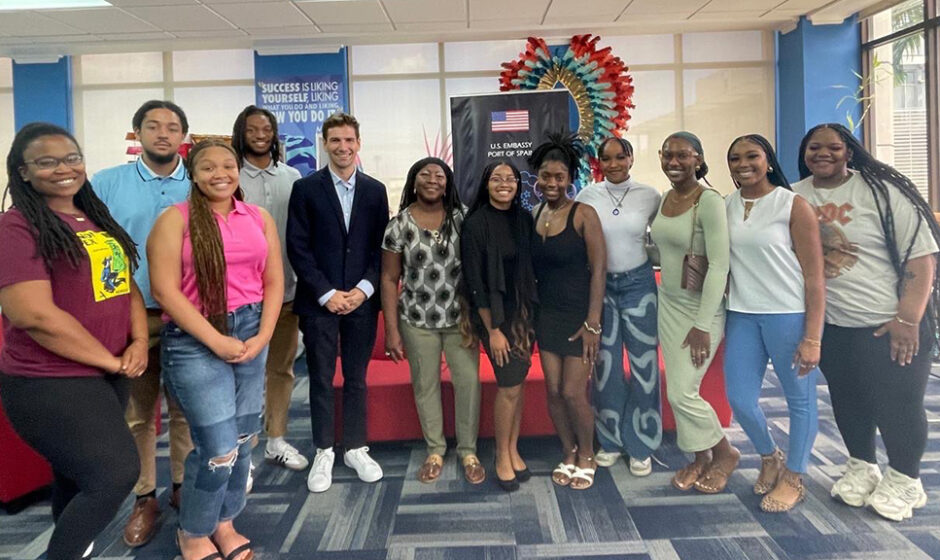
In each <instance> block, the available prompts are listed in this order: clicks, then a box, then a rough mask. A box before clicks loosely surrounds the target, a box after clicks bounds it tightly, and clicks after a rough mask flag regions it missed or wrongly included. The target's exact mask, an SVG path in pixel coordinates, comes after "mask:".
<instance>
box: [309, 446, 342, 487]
mask: <svg viewBox="0 0 940 560" xmlns="http://www.w3.org/2000/svg"><path fill="white" fill-rule="evenodd" d="M334 459H336V454H335V453H334V452H333V449H332V448H330V449H317V456H316V457H314V458H313V466H312V467H310V473H309V474H308V475H307V489H308V490H310V491H311V492H326V491H327V490H329V489H330V486H332V484H333V460H334Z"/></svg>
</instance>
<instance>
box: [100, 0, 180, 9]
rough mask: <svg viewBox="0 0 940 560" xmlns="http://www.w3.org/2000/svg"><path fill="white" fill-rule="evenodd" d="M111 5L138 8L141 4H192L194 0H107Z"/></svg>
mask: <svg viewBox="0 0 940 560" xmlns="http://www.w3.org/2000/svg"><path fill="white" fill-rule="evenodd" d="M108 2H109V3H110V4H111V5H112V6H117V7H119V8H139V7H141V6H182V5H190V6H194V5H196V4H198V2H197V1H196V0H108Z"/></svg>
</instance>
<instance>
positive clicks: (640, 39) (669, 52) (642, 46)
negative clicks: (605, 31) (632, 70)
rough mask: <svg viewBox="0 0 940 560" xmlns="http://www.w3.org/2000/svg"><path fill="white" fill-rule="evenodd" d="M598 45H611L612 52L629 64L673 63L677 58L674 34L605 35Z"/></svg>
mask: <svg viewBox="0 0 940 560" xmlns="http://www.w3.org/2000/svg"><path fill="white" fill-rule="evenodd" d="M598 45H600V47H601V48H604V47H606V46H610V50H611V52H612V53H613V54H614V55H616V56H619V57H620V58H621V60H623V61H624V62H625V63H626V64H627V66H630V65H631V64H671V63H673V62H675V59H676V48H675V41H674V40H673V36H672V35H627V36H622V37H604V38H603V39H601V41H600V42H599V43H598Z"/></svg>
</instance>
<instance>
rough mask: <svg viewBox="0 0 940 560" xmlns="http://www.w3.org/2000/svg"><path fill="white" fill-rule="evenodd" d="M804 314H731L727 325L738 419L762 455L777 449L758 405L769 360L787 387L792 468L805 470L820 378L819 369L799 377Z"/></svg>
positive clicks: (728, 375)
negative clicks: (795, 363)
mask: <svg viewBox="0 0 940 560" xmlns="http://www.w3.org/2000/svg"><path fill="white" fill-rule="evenodd" d="M804 315H805V314H804V313H781V314H767V315H764V314H758V313H739V312H737V311H729V312H728V320H727V324H726V327H725V338H726V346H725V387H726V390H727V392H728V401H729V402H730V403H731V408H732V410H734V416H735V419H736V420H737V421H738V423H739V424H741V427H742V428H744V432H745V433H747V436H748V437H749V438H750V439H751V442H753V443H754V447H755V448H757V452H758V453H760V454H761V455H768V454H770V453H773V451H774V449H776V444H775V443H774V439H773V437H772V436H771V435H770V431H769V430H768V429H767V418H765V417H764V412H763V411H762V410H761V409H760V406H759V405H758V399H759V398H760V390H761V384H762V383H763V380H764V372H765V371H766V370H767V359H768V358H770V361H771V362H772V363H773V366H774V371H775V372H776V373H777V378H778V379H779V380H780V385H781V386H782V387H783V392H784V395H785V396H786V399H787V408H788V409H789V412H790V447H789V449H788V453H787V468H788V469H790V470H791V471H793V472H796V473H804V472H806V465H807V463H808V462H809V455H810V452H811V451H812V449H813V441H814V440H815V439H816V431H817V429H818V416H817V412H816V378H817V376H818V374H819V369H814V370H813V371H811V372H809V373H808V374H807V375H805V376H803V377H799V376H798V375H797V374H798V373H799V368H794V367H793V355H794V353H795V352H796V348H797V346H798V345H799V344H800V340H802V338H803V321H804Z"/></svg>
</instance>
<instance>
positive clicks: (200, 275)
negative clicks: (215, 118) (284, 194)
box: [186, 139, 245, 334]
mask: <svg viewBox="0 0 940 560" xmlns="http://www.w3.org/2000/svg"><path fill="white" fill-rule="evenodd" d="M209 148H224V149H226V150H228V151H229V152H231V153H232V155H233V156H235V159H236V160H237V159H238V154H237V153H236V152H235V149H234V148H232V146H231V145H229V144H228V143H227V142H224V141H222V140H216V139H209V140H203V141H202V142H199V143H198V144H196V145H195V146H193V148H192V150H190V151H189V155H188V156H187V158H186V170H187V171H188V172H189V179H190V181H191V182H192V186H191V187H190V189H189V239H190V242H191V244H192V247H193V268H194V269H195V272H196V287H197V289H198V292H199V301H200V302H201V303H202V309H201V311H202V313H203V314H204V315H205V316H206V319H208V320H209V323H210V324H211V325H212V326H213V327H215V330H217V331H219V332H220V333H222V334H228V320H227V314H228V296H227V294H226V286H227V282H226V271H227V267H226V263H225V248H224V246H223V244H222V233H221V232H220V231H219V224H218V223H217V222H216V220H215V215H214V214H213V212H212V209H211V208H210V207H209V199H208V198H207V197H206V195H205V194H203V192H202V191H201V190H200V189H199V187H198V186H197V185H196V182H195V181H194V180H193V176H194V171H195V169H196V164H197V163H199V156H200V154H202V153H203V152H205V151H206V150H207V149H209ZM234 196H235V199H236V200H244V199H245V195H244V193H243V192H242V189H241V187H238V188H237V189H235V195H234Z"/></svg>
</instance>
